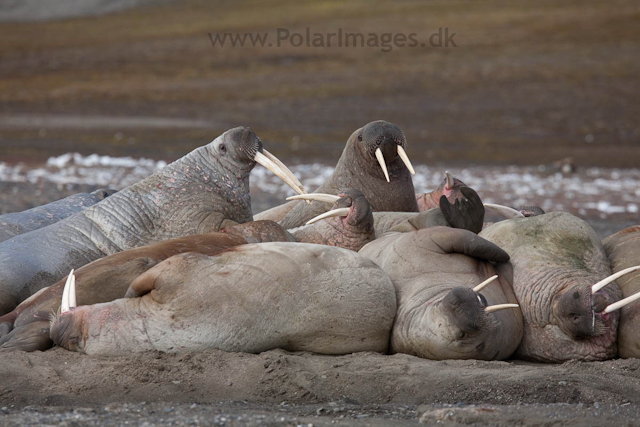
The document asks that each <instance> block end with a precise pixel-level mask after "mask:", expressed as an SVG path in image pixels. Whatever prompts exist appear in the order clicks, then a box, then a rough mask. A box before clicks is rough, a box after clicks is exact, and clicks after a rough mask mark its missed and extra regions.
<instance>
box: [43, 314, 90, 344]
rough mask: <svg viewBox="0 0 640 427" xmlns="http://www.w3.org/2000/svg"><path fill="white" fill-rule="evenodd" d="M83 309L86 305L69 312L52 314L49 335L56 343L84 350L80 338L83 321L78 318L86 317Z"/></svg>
mask: <svg viewBox="0 0 640 427" xmlns="http://www.w3.org/2000/svg"><path fill="white" fill-rule="evenodd" d="M83 309H84V307H79V308H75V309H73V310H72V311H69V312H67V313H63V314H55V315H52V316H51V322H50V324H49V337H50V338H51V341H53V342H54V344H56V345H59V346H60V347H64V348H66V349H67V350H71V351H82V349H81V344H82V343H81V339H80V337H81V333H80V331H81V330H82V328H81V327H80V326H81V325H80V323H81V321H79V320H78V319H83V318H84V314H85V313H83V311H84V310H83ZM79 322H80V323H79Z"/></svg>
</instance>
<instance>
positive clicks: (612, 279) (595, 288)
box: [591, 265, 640, 294]
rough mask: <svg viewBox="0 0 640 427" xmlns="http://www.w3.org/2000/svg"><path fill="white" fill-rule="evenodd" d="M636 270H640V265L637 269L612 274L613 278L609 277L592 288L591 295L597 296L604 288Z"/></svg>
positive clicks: (631, 268) (627, 269)
mask: <svg viewBox="0 0 640 427" xmlns="http://www.w3.org/2000/svg"><path fill="white" fill-rule="evenodd" d="M636 270H640V265H636V266H635V267H629V268H625V269H624V270H620V271H618V272H617V273H615V274H612V275H611V276H609V277H607V278H605V279H602V280H601V281H599V282H598V283H596V284H595V285H592V286H591V293H592V294H595V293H596V292H598V291H599V290H600V289H602V288H604V287H605V286H607V285H608V284H609V283H611V282H613V281H614V280H616V279H617V278H619V277H621V276H624V275H625V274H628V273H631V272H632V271H636Z"/></svg>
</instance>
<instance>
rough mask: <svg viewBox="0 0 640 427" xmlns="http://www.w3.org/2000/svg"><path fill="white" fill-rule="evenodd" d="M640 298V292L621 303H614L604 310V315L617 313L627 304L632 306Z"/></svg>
mask: <svg viewBox="0 0 640 427" xmlns="http://www.w3.org/2000/svg"><path fill="white" fill-rule="evenodd" d="M638 298H640V292H638V293H635V294H633V295H631V296H628V297H626V298H623V299H621V300H620V301H617V302H614V303H613V304H609V305H608V306H607V308H605V309H604V310H603V312H604V313H611V312H612V311H616V310H619V309H621V308H622V307H624V306H625V305H627V304H631V303H632V302H633V301H635V300H637V299H638Z"/></svg>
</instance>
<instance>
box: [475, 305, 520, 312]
mask: <svg viewBox="0 0 640 427" xmlns="http://www.w3.org/2000/svg"><path fill="white" fill-rule="evenodd" d="M518 307H520V306H519V305H518V304H496V305H490V306H489V307H485V308H484V312H485V313H493V312H494V311H498V310H504V309H505V308H518Z"/></svg>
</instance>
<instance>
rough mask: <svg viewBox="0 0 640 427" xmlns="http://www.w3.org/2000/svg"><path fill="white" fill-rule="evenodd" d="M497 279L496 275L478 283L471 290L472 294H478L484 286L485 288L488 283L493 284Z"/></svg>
mask: <svg viewBox="0 0 640 427" xmlns="http://www.w3.org/2000/svg"><path fill="white" fill-rule="evenodd" d="M497 278H498V275H497V274H496V275H495V276H491V277H489V278H488V279H487V280H485V281H484V282H482V283H480V284H479V285H478V286H476V287H475V288H473V292H480V291H481V290H482V289H483V288H484V287H485V286H487V285H488V284H489V283H491V282H493V281H494V280H496V279H497Z"/></svg>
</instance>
